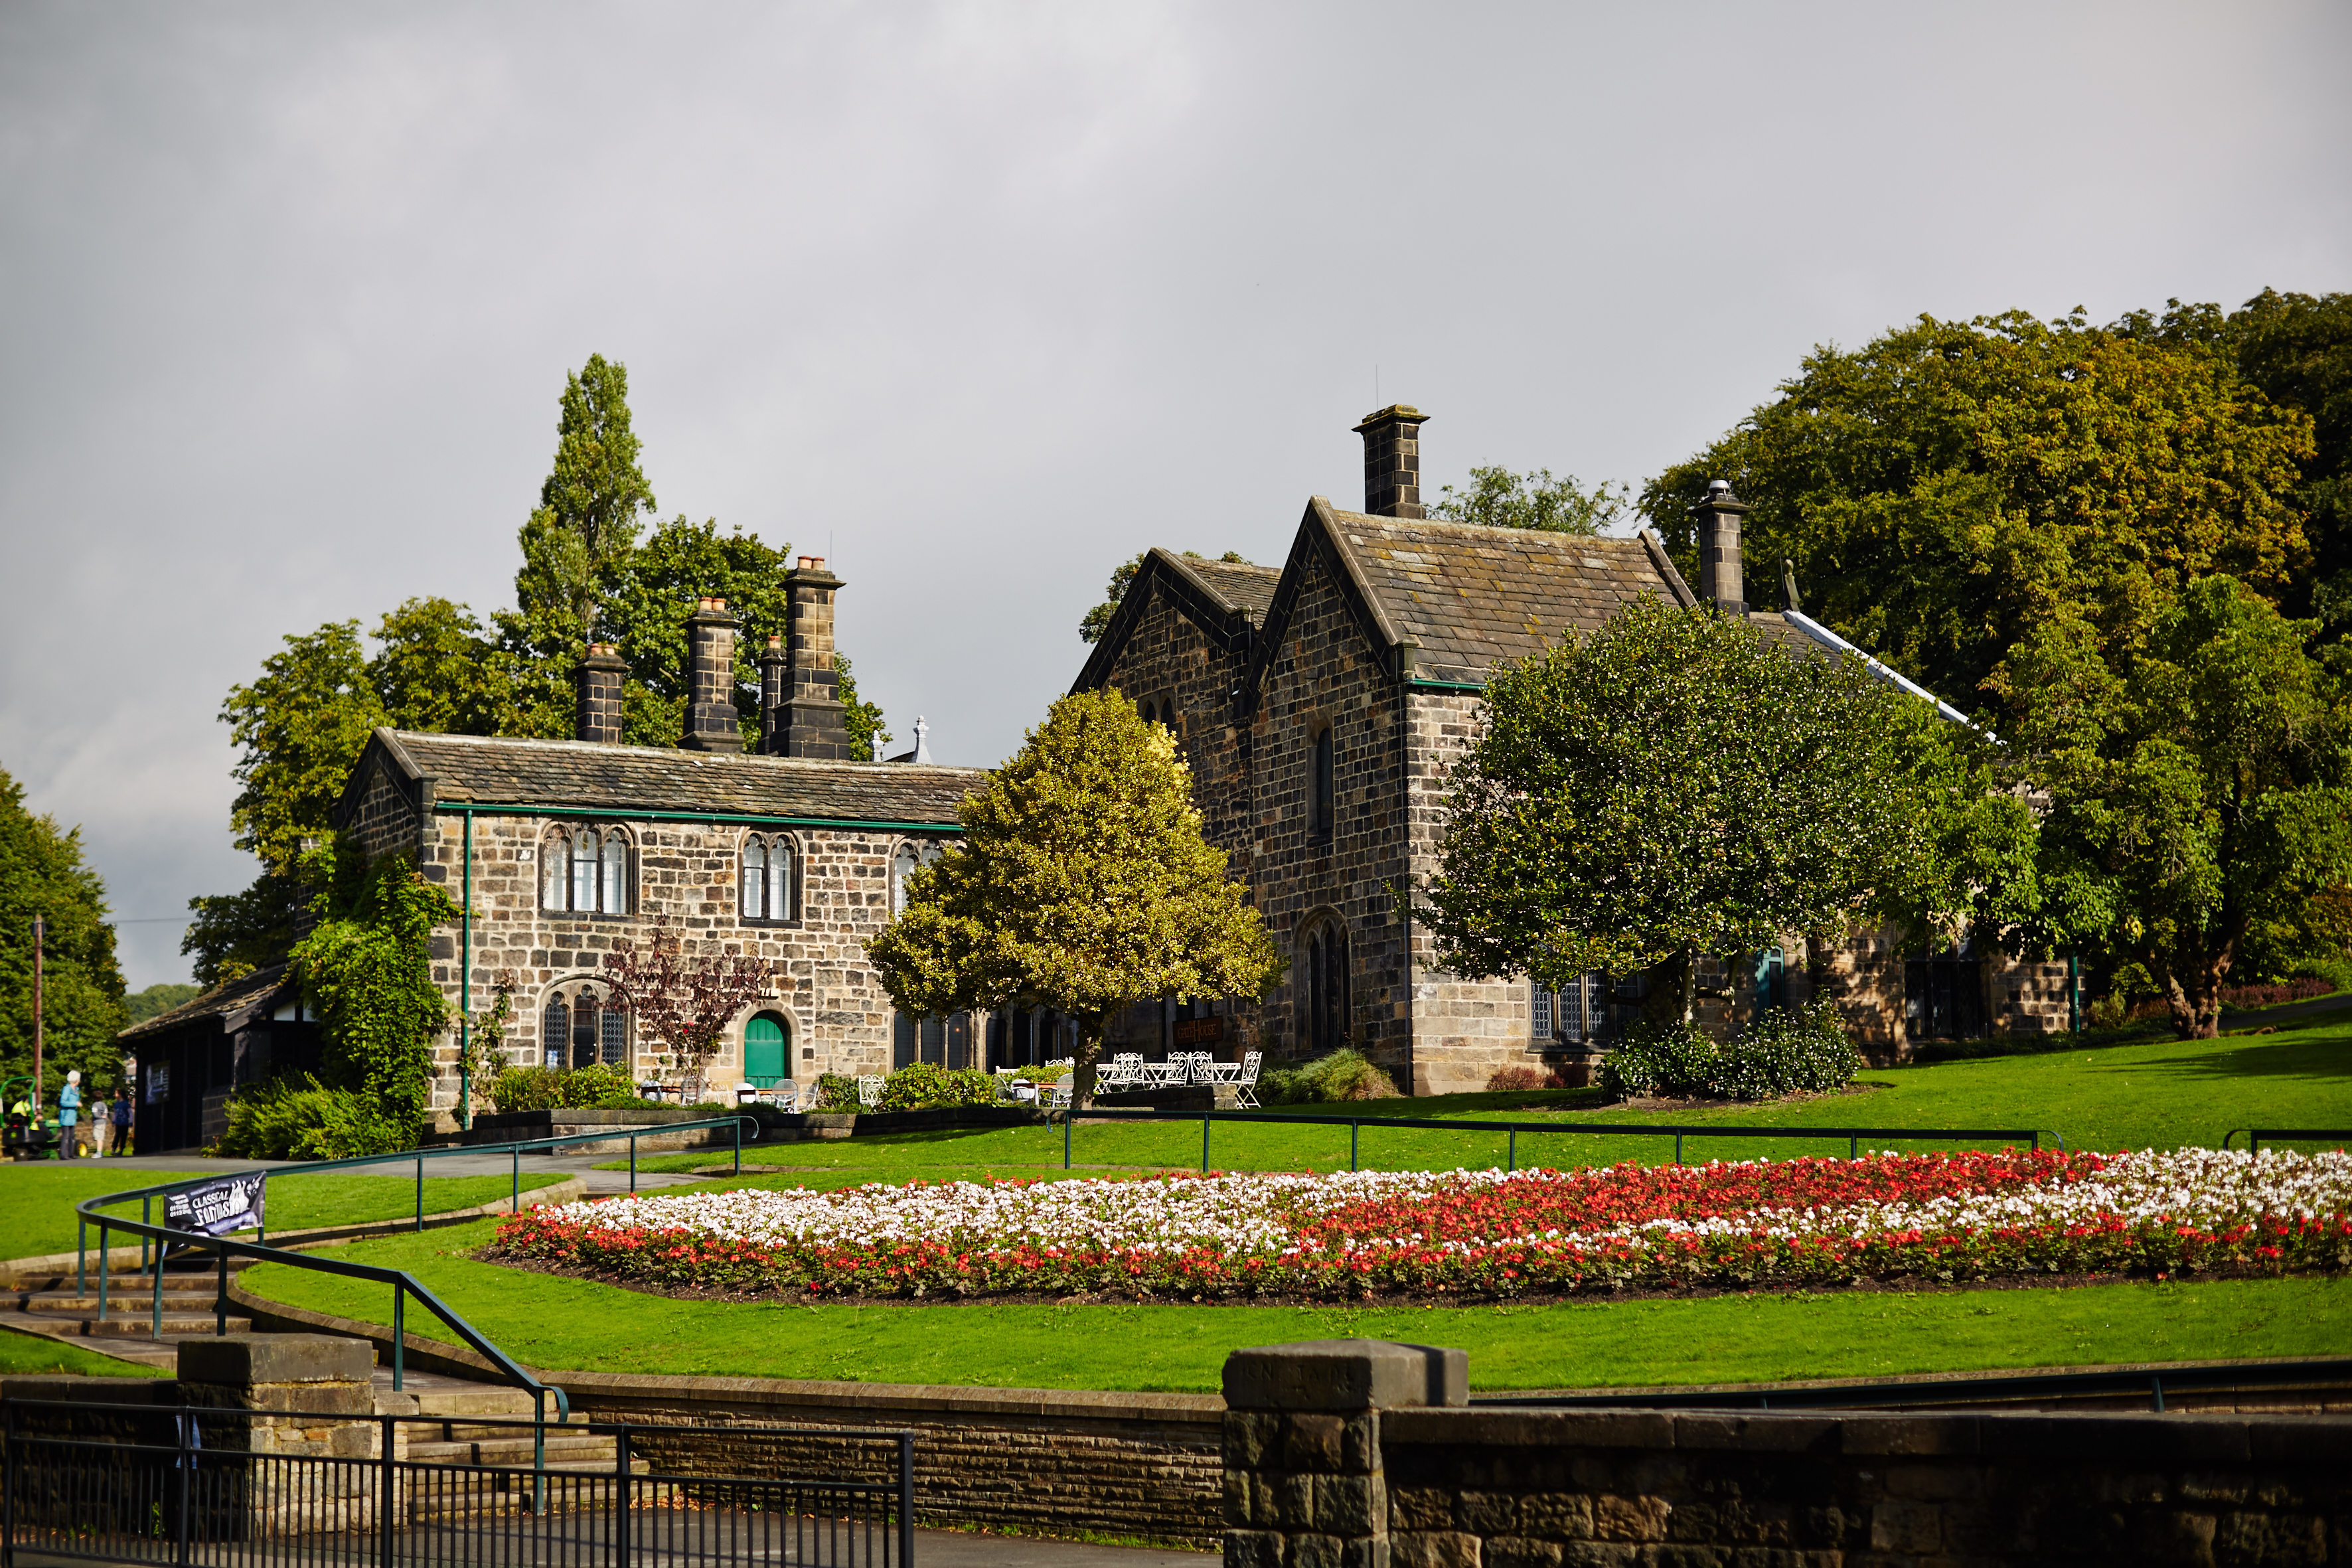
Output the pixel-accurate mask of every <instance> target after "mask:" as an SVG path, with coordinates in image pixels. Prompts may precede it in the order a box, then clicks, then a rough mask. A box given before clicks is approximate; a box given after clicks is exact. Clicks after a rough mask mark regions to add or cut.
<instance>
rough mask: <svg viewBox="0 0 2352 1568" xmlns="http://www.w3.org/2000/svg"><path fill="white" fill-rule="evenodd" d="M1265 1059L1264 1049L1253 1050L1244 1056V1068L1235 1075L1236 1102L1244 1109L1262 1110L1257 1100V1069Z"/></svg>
mask: <svg viewBox="0 0 2352 1568" xmlns="http://www.w3.org/2000/svg"><path fill="white" fill-rule="evenodd" d="M1264 1061H1265V1052H1264V1051H1252V1052H1250V1053H1249V1054H1248V1055H1247V1056H1245V1057H1244V1058H1242V1070H1241V1071H1240V1072H1238V1073H1235V1074H1234V1080H1233V1081H1234V1104H1235V1105H1237V1106H1239V1107H1240V1108H1241V1109H1242V1110H1264V1109H1265V1107H1263V1106H1261V1105H1259V1104H1258V1102H1257V1069H1258V1066H1259V1064H1260V1063H1262V1062H1264Z"/></svg>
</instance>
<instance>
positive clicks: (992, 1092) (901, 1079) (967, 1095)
mask: <svg viewBox="0 0 2352 1568" xmlns="http://www.w3.org/2000/svg"><path fill="white" fill-rule="evenodd" d="M995 1103H996V1080H995V1079H993V1078H991V1077H990V1076H989V1075H988V1074H986V1073H984V1072H982V1071H979V1070H978V1069H977V1068H942V1067H936V1066H934V1065H933V1064H931V1063H929V1062H908V1064H907V1065H906V1066H905V1067H902V1068H899V1069H898V1071H897V1072H894V1073H892V1074H891V1075H890V1076H889V1078H888V1079H885V1080H884V1082H883V1085H882V1109H883V1110H931V1109H933V1108H934V1107H937V1106H942V1105H994V1104H995Z"/></svg>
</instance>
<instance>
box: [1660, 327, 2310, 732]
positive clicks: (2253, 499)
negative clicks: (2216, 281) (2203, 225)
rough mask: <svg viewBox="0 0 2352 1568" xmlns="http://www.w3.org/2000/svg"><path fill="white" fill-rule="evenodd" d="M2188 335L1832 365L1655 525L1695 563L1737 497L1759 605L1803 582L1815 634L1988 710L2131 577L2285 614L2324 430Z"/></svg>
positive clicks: (1777, 402)
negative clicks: (2224, 578)
mask: <svg viewBox="0 0 2352 1568" xmlns="http://www.w3.org/2000/svg"><path fill="white" fill-rule="evenodd" d="M2189 314H2191V315H2193V314H2194V312H2189ZM2187 325H2188V323H2187V322H2185V321H2184V317H2183V312H2182V311H2180V310H2176V311H2174V312H2172V313H2170V314H2168V316H2166V317H2164V318H2151V317H2148V316H2145V315H2140V316H2132V317H2126V318H2125V320H2123V321H2119V322H2117V323H2116V324H2115V325H2112V326H2106V327H2098V326H2093V325H2091V324H2089V323H2088V322H2087V321H2084V319H2083V318H2082V316H2081V315H2079V314H2077V315H2074V316H2073V317H2069V318H2066V319H2064V320H2061V321H2036V320H2035V319H2033V318H2032V317H2031V316H2029V315H2027V314H2025V313H2024V312H2022V311H2011V312H2010V313H2008V314H2006V315H2001V316H1993V317H1983V318H1979V319H1978V320H1975V321H1937V320H1935V319H1934V318H1932V317H1924V316H1923V317H1921V318H1920V319H1919V321H1916V322H1915V323H1913V324H1912V325H1910V326H1907V327H1902V328H1898V329H1896V330H1895V331H1889V332H1887V333H1885V334H1884V335H1882V336H1880V337H1878V338H1876V339H1874V340H1873V341H1872V342H1869V343H1866V344H1864V346H1863V347H1861V348H1860V349H1856V350H1853V351H1846V350H1841V349H1836V348H1822V349H1816V350H1815V351H1814V352H1813V353H1811V354H1809V355H1807V356H1806V357H1805V360H1804V362H1803V363H1802V365H1801V368H1800V370H1799V372H1798V374H1796V375H1795V376H1794V377H1792V378H1791V379H1790V380H1789V381H1788V382H1786V383H1785V384H1782V386H1781V387H1780V395H1779V396H1778V397H1777V398H1776V399H1774V400H1773V401H1772V402H1770V403H1769V404H1766V405H1762V406H1760V407H1759V408H1757V409H1756V410H1754V411H1753V412H1752V413H1751V414H1750V415H1749V416H1748V418H1746V419H1745V420H1743V421H1742V422H1741V423H1740V425H1739V426H1738V427H1737V428H1736V429H1734V430H1733V431H1731V432H1730V433H1729V434H1728V435H1727V436H1725V437H1723V438H1722V439H1721V440H1719V441H1717V442H1716V443H1715V444H1714V445H1713V446H1711V447H1708V448H1707V449H1706V450H1705V451H1704V452H1701V453H1700V454H1698V455H1697V456H1696V457H1695V458H1692V459H1691V460H1690V461H1688V462H1686V463H1682V464H1678V465H1676V466H1675V467H1674V468H1669V469H1667V470H1666V471H1665V472H1664V474H1662V475H1660V476H1659V477H1658V478H1657V479H1654V480H1652V481H1651V482H1650V484H1649V485H1648V486H1647V487H1645V488H1644V489H1643V495H1642V510H1643V511H1644V512H1645V513H1646V514H1647V515H1648V516H1649V518H1650V520H1651V521H1653V522H1654V524H1656V525H1657V527H1658V528H1659V530H1660V531H1662V532H1663V533H1664V535H1665V537H1666V540H1667V542H1668V544H1669V546H1670V548H1673V549H1674V550H1675V551H1676V552H1678V554H1679V555H1680V557H1681V558H1682V559H1683V560H1684V561H1685V563H1686V564H1695V557H1694V554H1693V552H1694V549H1695V540H1694V537H1693V528H1694V524H1693V521H1692V518H1691V515H1690V508H1691V506H1692V505H1693V504H1694V503H1696V501H1697V500H1700V499H1701V498H1702V497H1703V496H1704V495H1705V493H1706V485H1707V481H1708V480H1710V479H1728V480H1730V481H1731V484H1732V488H1733V489H1735V490H1737V491H1738V493H1739V494H1740V495H1741V496H1742V497H1743V498H1745V499H1746V500H1748V501H1749V502H1750V503H1751V504H1752V505H1753V506H1754V508H1755V510H1754V511H1753V513H1752V514H1750V516H1749V517H1748V520H1747V525H1746V529H1745V538H1744V541H1743V545H1744V549H1745V552H1746V554H1747V557H1748V563H1749V574H1750V581H1751V582H1759V581H1762V580H1764V579H1765V576H1766V574H1767V573H1769V572H1773V571H1776V570H1777V567H1778V563H1780V561H1782V560H1784V559H1785V560H1790V561H1793V562H1794V563H1795V566H1796V572H1797V576H1798V578H1799V580H1800V582H1801V584H1802V586H1803V589H1804V593H1805V596H1806V604H1807V609H1808V612H1809V613H1810V614H1812V615H1814V616H1817V617H1818V618H1820V619H1822V620H1823V621H1825V622H1826V623H1828V624H1829V625H1830V626H1832V627H1833V628H1834V629H1836V630H1837V631H1839V632H1841V633H1843V635H1844V636H1846V637H1850V638H1852V639H1853V641H1854V642H1855V643H1857V644H1859V645H1860V646H1862V647H1866V648H1869V649H1871V650H1872V651H1874V652H1875V653H1877V654H1878V655H1880V656H1881V657H1882V658H1886V659H1887V660H1888V661H1889V662H1891V663H1893V664H1895V665H1896V666H1898V667H1899V668H1902V669H1903V670H1905V672H1906V673H1907V674H1910V675H1913V676H1915V677H1916V678H1918V679H1921V680H1923V681H1925V682H1926V683H1927V685H1928V686H1929V687H1931V688H1933V689H1935V690H1937V692H1939V693H1940V694H1942V695H1943V696H1945V697H1946V698H1947V699H1948V700H1951V701H1953V702H1955V703H1957V704H1958V705H1959V706H1961V707H1963V708H1969V707H1972V706H1978V705H1979V704H1980V703H1981V699H1980V698H1979V686H1980V684H1981V683H1982V682H1983V681H1984V680H1985V679H1986V678H1987V677H1989V676H1990V674H1991V673H1992V671H1993V669H1994V668H1995V667H1996V666H1997V665H1999V664H2000V661H2001V659H2002V658H2003V657H2004V656H2005V655H2006V654H2007V652H2008V650H2009V649H2010V647H2011V646H2012V645H2013V644H2015V643H2017V642H2018V641H2019V640H2020V639H2021V637H2024V636H2025V635H2026V634H2027V633H2028V632H2029V631H2030V630H2031V629H2032V626H2034V625H2035V623H2036V622H2037V621H2038V620H2039V619H2040V618H2041V617H2042V616H2043V615H2045V614H2046V613H2047V610H2048V606H2050V605H2056V604H2072V605H2081V604H2086V603H2089V602H2091V601H2093V600H2095V599H2096V598H2098V597H2100V596H2102V595H2106V594H2109V593H2110V592H2112V588H2111V586H2110V585H2111V584H2113V583H2114V582H2115V581H2116V579H2117V578H2118V577H2119V576H2120V575H2122V574H2131V573H2141V574H2145V575H2146V577H2147V580H2148V581H2149V582H2150V583H2151V584H2153V585H2154V586H2155V587H2156V588H2157V589H2158V591H2159V592H2161V593H2166V594H2170V593H2177V592H2178V591H2179V589H2180V588H2181V587H2182V586H2183V585H2185V584H2187V583H2188V582H2189V580H2191V579H2192V578H2195V577H2199V576H2202V575H2205V574H2210V573H2214V572H2226V573H2229V574H2232V575H2234V576H2237V577H2239V578H2241V579H2242V580H2244V581H2246V582H2247V583H2249V584H2252V585H2253V586H2255V587H2256V588H2258V589H2260V590H2261V591H2262V592H2263V593H2264V594H2266V595H2273V596H2276V595H2281V594H2283V593H2284V592H2286V591H2287V589H2288V588H2289V586H2290V583H2291V579H2292V575H2293V574H2294V573H2295V572H2297V571H2298V570H2300V569H2301V566H2302V563H2303V562H2304V561H2305V556H2306V546H2305V536H2304V531H2303V524H2302V519H2301V515H2300V512H2299V511H2298V510H2297V506H2296V504H2295V496H2296V490H2297V487H2298V485H2299V484H2300V482H2301V473H2302V469H2301V468H2300V465H2301V464H2302V463H2303V462H2304V461H2305V459H2306V458H2310V457H2311V456H2312V454H2313V452H2314V450H2315V448H2314V443H2313V433H2312V422H2311V418H2310V416H2308V415H2306V414H2305V413H2303V412H2301V411H2300V410H2299V409H2296V408H2293V407H2284V406H2281V405H2279V404H2277V403H2275V402H2273V400H2272V399H2271V398H2270V397H2268V396H2265V395H2263V393H2262V392H2261V391H2260V390H2259V389H2258V388H2257V387H2255V386H2254V385H2252V384H2249V383H2248V382H2247V381H2246V379H2245V378H2244V377H2243V376H2242V375H2241V374H2239V370H2238V366H2237V363H2236V361H2235V359H2234V358H2233V356H2232V353H2231V350H2230V349H2229V347H2228V346H2227V345H2226V344H2225V343H2223V342H2221V341H2219V338H2218V336H2217V334H2215V333H2212V332H2200V331H2193V330H2184V328H2185V327H2186V326H2187ZM1755 596H1756V597H1758V598H1759V599H1761V598H1763V597H1765V595H1755Z"/></svg>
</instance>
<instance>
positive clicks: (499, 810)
mask: <svg viewBox="0 0 2352 1568" xmlns="http://www.w3.org/2000/svg"><path fill="white" fill-rule="evenodd" d="M433 809H434V811H435V812H436V813H440V812H462V813H464V814H465V817H466V821H467V824H468V825H470V824H471V823H472V822H473V820H474V816H475V815H476V814H477V813H479V812H488V813H489V814H490V815H491V816H562V817H580V816H595V817H610V818H611V819H612V820H614V821H615V822H731V823H741V824H743V825H745V826H753V827H772V826H785V827H872V828H881V829H885V830H887V831H889V832H894V833H961V832H962V831H963V824H962V823H961V822H860V821H857V820H856V819H854V818H851V817H844V816H768V815H764V814H757V813H752V812H747V811H629V810H625V809H623V808H621V807H618V806H605V805H576V806H575V805H496V804H491V803H467V802H460V801H445V800H436V801H435V802H434V803H433Z"/></svg>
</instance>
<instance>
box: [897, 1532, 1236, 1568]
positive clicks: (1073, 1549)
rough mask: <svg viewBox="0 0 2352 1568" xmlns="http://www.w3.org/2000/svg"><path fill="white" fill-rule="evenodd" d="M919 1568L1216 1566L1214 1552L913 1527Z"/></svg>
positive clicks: (1218, 1557)
mask: <svg viewBox="0 0 2352 1568" xmlns="http://www.w3.org/2000/svg"><path fill="white" fill-rule="evenodd" d="M915 1561H916V1563H919V1565H920V1568H1021V1565H1022V1564H1025V1563H1034V1564H1036V1568H1219V1565H1220V1564H1222V1563H1223V1562H1224V1556H1223V1553H1221V1552H1156V1551H1151V1550H1150V1549H1148V1548H1143V1547H1135V1546H1089V1545H1087V1543H1086V1542H1079V1541H1032V1540H1029V1539H1027V1538H1025V1537H1021V1536H1009V1535H973V1534H970V1533H967V1532H966V1531H961V1530H919V1531H915Z"/></svg>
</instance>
